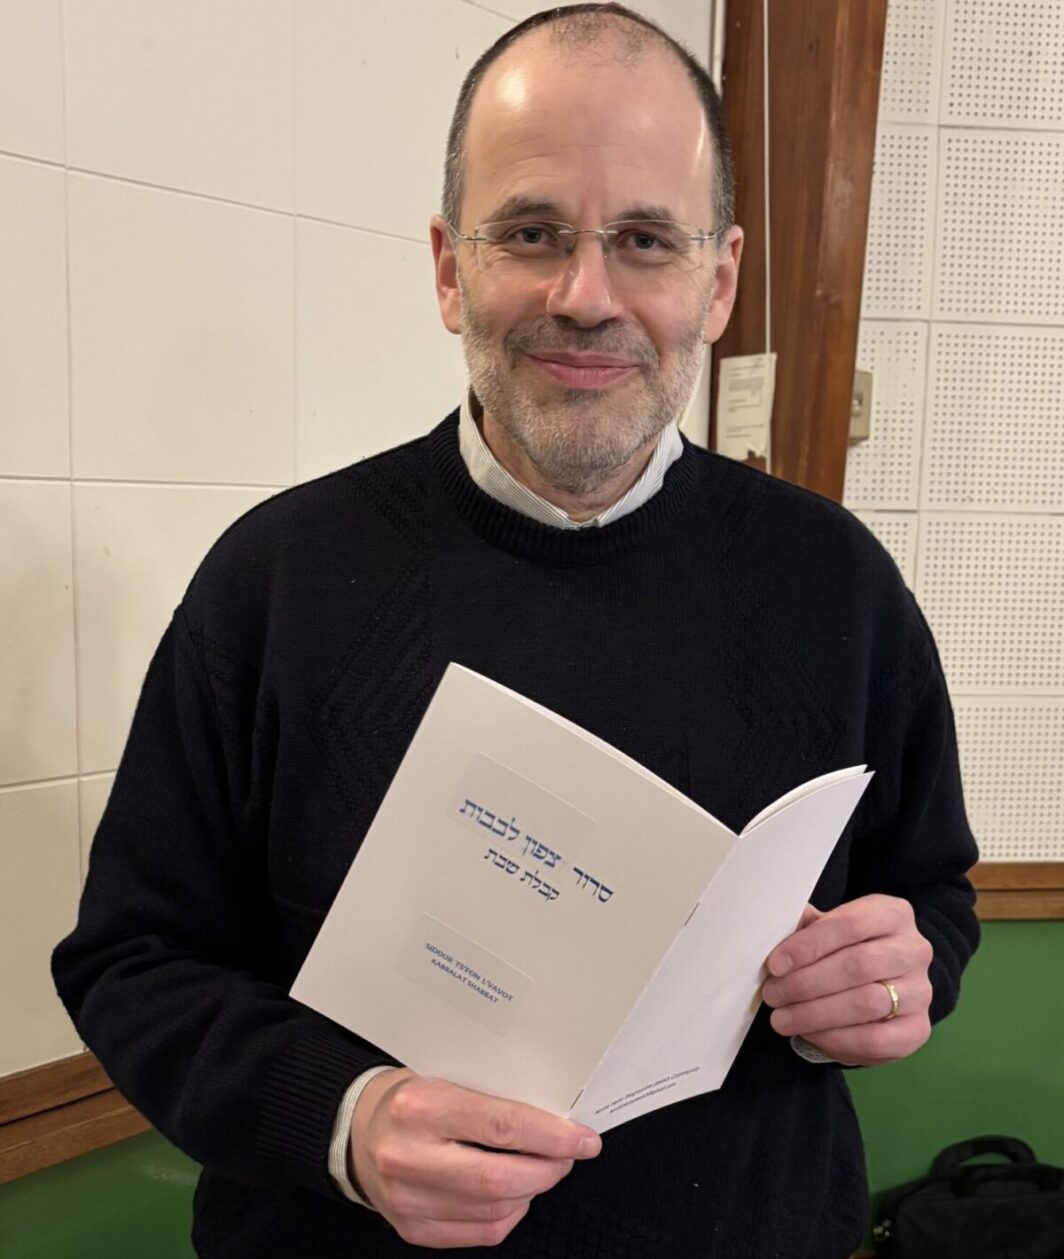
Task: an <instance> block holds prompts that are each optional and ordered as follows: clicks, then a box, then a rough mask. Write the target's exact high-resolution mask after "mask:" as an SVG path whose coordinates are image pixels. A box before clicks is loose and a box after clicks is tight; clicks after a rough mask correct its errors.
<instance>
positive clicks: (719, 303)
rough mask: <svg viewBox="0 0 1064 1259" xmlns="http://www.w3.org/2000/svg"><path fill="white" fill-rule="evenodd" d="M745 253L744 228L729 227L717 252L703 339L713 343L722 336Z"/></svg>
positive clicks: (730, 311)
mask: <svg viewBox="0 0 1064 1259" xmlns="http://www.w3.org/2000/svg"><path fill="white" fill-rule="evenodd" d="M742 254H743V229H742V228H741V227H729V228H728V231H727V234H726V235H725V237H724V243H723V244H722V245H721V246H720V249H719V251H718V253H717V270H716V275H715V276H714V279H713V303H712V305H711V306H710V308H709V314H708V315H707V316H706V325H705V330H704V332H703V340H704V341H705V342H706V344H707V345H712V343H713V342H714V341H717V340H719V339H720V337H721V336H722V334H723V332H724V329H725V328H726V327H727V326H728V320H729V319H730V318H731V313H732V307H733V306H734V305H735V291H736V287H737V285H738V282H739V259H740V258H741V257H742Z"/></svg>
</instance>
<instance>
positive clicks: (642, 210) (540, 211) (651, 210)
mask: <svg viewBox="0 0 1064 1259" xmlns="http://www.w3.org/2000/svg"><path fill="white" fill-rule="evenodd" d="M537 215H539V216H542V217H544V218H550V219H555V220H558V221H560V220H562V219H564V217H565V215H564V213H563V211H562V208H561V206H560V205H559V204H558V203H557V202H556V201H543V200H538V201H537V200H536V199H535V198H533V197H526V196H520V195H518V196H513V197H507V199H506V200H505V201H504V202H503V203H502V204H501V205H500V206H497V207H496V208H495V210H493V211H492V214H491V217H490V218H488V219H485V222H487V223H499V222H502V221H504V220H506V219H525V218H529V217H532V216H537ZM631 219H642V220H647V219H651V220H660V221H664V222H674V221H675V215H674V214H673V212H672V211H671V210H670V209H669V207H668V206H664V205H642V204H641V205H630V206H628V207H627V209H625V210H622V211H621V213H620V214H617V215H615V216H614V217H613V218H612V219H611V220H610V222H611V223H626V222H628V221H629V220H631Z"/></svg>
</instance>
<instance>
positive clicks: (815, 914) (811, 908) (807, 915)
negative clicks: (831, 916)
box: [795, 904, 824, 931]
mask: <svg viewBox="0 0 1064 1259" xmlns="http://www.w3.org/2000/svg"><path fill="white" fill-rule="evenodd" d="M823 917H824V914H823V911H822V910H819V909H817V907H816V906H815V905H809V904H807V905H806V907H805V909H803V910H802V916H801V918H799V919H798V926H797V927H795V931H801V929H802V928H803V927H808V926H809V924H810V923H811V922H816V920H817V919H818V918H823Z"/></svg>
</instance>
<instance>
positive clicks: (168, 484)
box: [0, 465, 343, 490]
mask: <svg viewBox="0 0 1064 1259" xmlns="http://www.w3.org/2000/svg"><path fill="white" fill-rule="evenodd" d="M341 466H343V465H341ZM8 482H11V483H14V484H25V483H30V484H34V483H39V484H42V485H52V484H63V485H65V484H67V483H69V484H70V485H71V486H75V487H76V486H79V485H103V486H107V487H109V488H113V489H164V490H286V489H289V488H290V483H281V482H272V481H271V482H266V481H151V480H143V479H139V478H135V477H129V478H126V477H69V476H65V477H61V476H30V475H25V476H23V475H19V474H18V473H12V474H10V475H3V476H0V485H4V484H6V483H8Z"/></svg>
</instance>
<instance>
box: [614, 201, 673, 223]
mask: <svg viewBox="0 0 1064 1259" xmlns="http://www.w3.org/2000/svg"><path fill="white" fill-rule="evenodd" d="M629 219H650V220H652V221H658V222H667V223H674V222H675V221H676V215H675V214H673V212H672V211H671V210H670V209H669V208H668V206H664V205H630V206H629V207H628V209H627V210H622V211H621V213H620V214H618V215H615V216H614V218H612V219H611V220H610V222H612V223H626V222H628V220H629Z"/></svg>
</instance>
